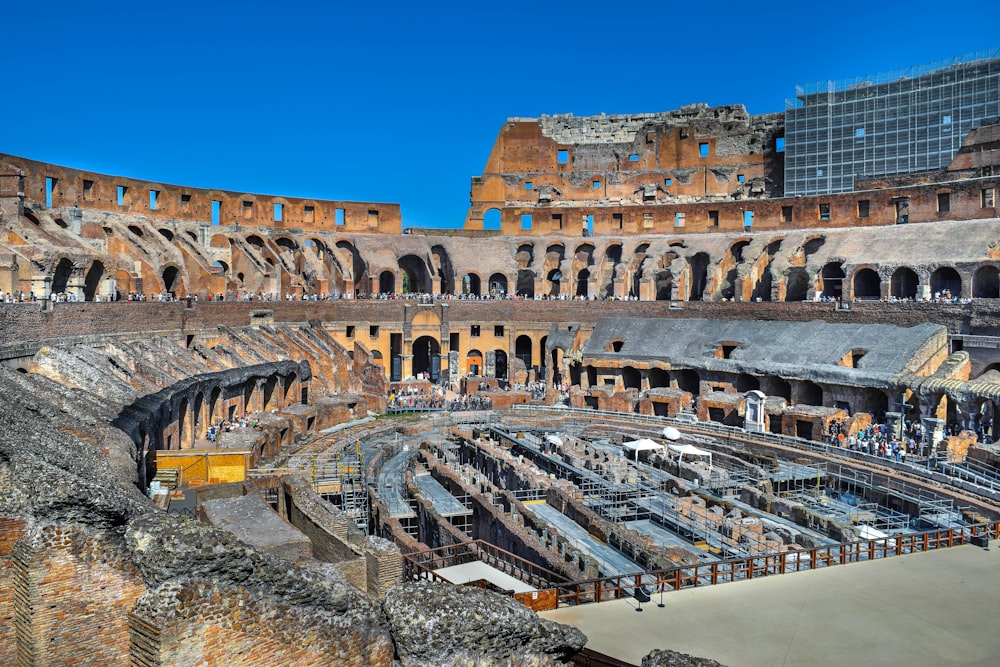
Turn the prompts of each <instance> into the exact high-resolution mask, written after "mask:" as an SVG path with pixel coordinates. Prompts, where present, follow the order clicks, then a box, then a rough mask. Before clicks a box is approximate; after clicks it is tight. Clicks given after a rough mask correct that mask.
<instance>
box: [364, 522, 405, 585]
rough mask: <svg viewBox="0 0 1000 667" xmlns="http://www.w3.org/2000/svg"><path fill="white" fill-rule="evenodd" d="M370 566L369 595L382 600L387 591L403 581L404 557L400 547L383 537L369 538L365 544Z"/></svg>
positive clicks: (366, 558)
mask: <svg viewBox="0 0 1000 667" xmlns="http://www.w3.org/2000/svg"><path fill="white" fill-rule="evenodd" d="M364 554H365V561H366V562H367V565H368V582H367V587H366V588H367V593H368V595H369V597H371V598H373V599H375V600H381V599H382V597H383V596H385V593H386V591H388V590H389V589H390V588H392V587H393V586H395V585H396V584H398V583H400V582H401V581H402V580H403V555H402V553H401V552H400V550H399V547H398V546H396V545H395V544H394V543H392V542H390V541H389V540H386V539H383V538H381V537H369V538H367V539H366V540H365V544H364Z"/></svg>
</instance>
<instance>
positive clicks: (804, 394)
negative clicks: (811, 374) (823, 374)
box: [796, 380, 823, 406]
mask: <svg viewBox="0 0 1000 667" xmlns="http://www.w3.org/2000/svg"><path fill="white" fill-rule="evenodd" d="M798 393H799V399H798V400H797V401H796V403H804V404H805V405H817V406H822V405H823V389H822V388H821V387H820V386H819V385H818V384H816V383H815V382H812V381H810V380H803V381H802V382H800V383H799V392H798Z"/></svg>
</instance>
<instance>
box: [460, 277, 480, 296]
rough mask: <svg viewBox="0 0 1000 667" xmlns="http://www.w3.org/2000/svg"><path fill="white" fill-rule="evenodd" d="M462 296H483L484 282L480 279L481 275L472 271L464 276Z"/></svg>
mask: <svg viewBox="0 0 1000 667" xmlns="http://www.w3.org/2000/svg"><path fill="white" fill-rule="evenodd" d="M462 294H468V295H471V296H482V295H483V288H482V281H481V280H480V278H479V274H478V273H476V272H475V271H470V272H469V273H466V274H465V275H464V276H462Z"/></svg>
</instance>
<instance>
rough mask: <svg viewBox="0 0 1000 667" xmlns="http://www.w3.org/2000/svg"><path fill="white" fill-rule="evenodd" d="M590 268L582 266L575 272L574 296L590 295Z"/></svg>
mask: <svg viewBox="0 0 1000 667" xmlns="http://www.w3.org/2000/svg"><path fill="white" fill-rule="evenodd" d="M589 285H590V269H588V268H586V267H584V268H582V269H580V271H579V272H578V273H577V274H576V296H582V297H587V296H589V295H590V288H589Z"/></svg>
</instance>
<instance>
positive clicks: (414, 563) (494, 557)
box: [403, 540, 566, 589]
mask: <svg viewBox="0 0 1000 667" xmlns="http://www.w3.org/2000/svg"><path fill="white" fill-rule="evenodd" d="M473 561H480V562H483V563H486V564H487V565H489V566H491V567H494V568H496V569H498V570H500V571H501V572H503V573H504V574H507V575H510V576H512V577H514V578H516V579H518V580H520V581H523V582H525V583H527V584H529V585H531V586H534V587H535V588H539V589H543V588H553V587H555V586H557V585H559V584H560V583H564V582H565V581H566V577H564V576H562V575H561V574H559V573H558V572H553V571H552V570H549V569H547V568H544V567H542V566H540V565H536V564H535V563H532V562H531V561H529V560H525V559H524V558H521V557H520V556H517V555H515V554H512V553H511V552H509V551H505V550H503V549H501V548H500V547H497V546H495V545H492V544H490V543H489V542H485V541H483V540H473V541H471V542H463V543H461V544H454V545H449V546H445V547H438V548H436V549H428V550H427V551H417V552H414V553H409V554H404V555H403V577H404V579H406V580H414V579H428V580H431V581H445V579H443V578H442V577H441V576H440V575H438V574H436V573H435V572H434V570H439V569H441V568H444V567H452V566H454V565H464V564H465V563H471V562H473Z"/></svg>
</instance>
